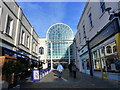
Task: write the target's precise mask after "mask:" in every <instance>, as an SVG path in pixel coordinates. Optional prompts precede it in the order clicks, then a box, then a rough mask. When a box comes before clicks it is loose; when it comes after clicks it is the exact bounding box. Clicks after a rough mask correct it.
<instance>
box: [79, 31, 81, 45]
mask: <svg viewBox="0 0 120 90" xmlns="http://www.w3.org/2000/svg"><path fill="white" fill-rule="evenodd" d="M79 40H80V43H81V34H80V33H79Z"/></svg>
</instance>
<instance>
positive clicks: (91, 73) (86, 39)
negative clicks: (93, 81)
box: [84, 29, 93, 76]
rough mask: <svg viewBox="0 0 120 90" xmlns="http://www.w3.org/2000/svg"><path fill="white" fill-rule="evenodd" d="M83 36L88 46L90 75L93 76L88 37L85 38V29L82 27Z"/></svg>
mask: <svg viewBox="0 0 120 90" xmlns="http://www.w3.org/2000/svg"><path fill="white" fill-rule="evenodd" d="M84 38H85V42H86V45H87V48H88V53H89V60H90V64H89V65H90V75H91V76H93V60H92V54H91V49H90V44H89V42H90V41H89V38H87V36H86V31H85V29H84Z"/></svg>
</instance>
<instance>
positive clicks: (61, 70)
mask: <svg viewBox="0 0 120 90" xmlns="http://www.w3.org/2000/svg"><path fill="white" fill-rule="evenodd" d="M63 70H64V68H63V66H62V65H61V64H60V63H59V64H58V66H57V71H58V77H59V78H61V77H62V72H63Z"/></svg>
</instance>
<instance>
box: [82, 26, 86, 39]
mask: <svg viewBox="0 0 120 90" xmlns="http://www.w3.org/2000/svg"><path fill="white" fill-rule="evenodd" d="M83 35H84V38H85V39H86V32H85V25H83Z"/></svg>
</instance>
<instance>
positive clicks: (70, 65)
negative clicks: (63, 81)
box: [68, 63, 72, 76]
mask: <svg viewBox="0 0 120 90" xmlns="http://www.w3.org/2000/svg"><path fill="white" fill-rule="evenodd" d="M68 69H69V76H72V63H70V64H69V65H68Z"/></svg>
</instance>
